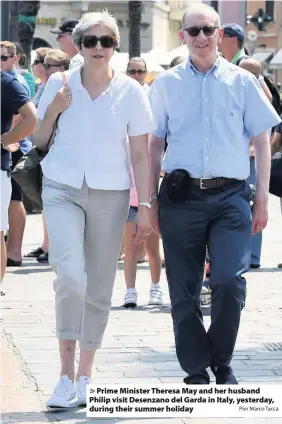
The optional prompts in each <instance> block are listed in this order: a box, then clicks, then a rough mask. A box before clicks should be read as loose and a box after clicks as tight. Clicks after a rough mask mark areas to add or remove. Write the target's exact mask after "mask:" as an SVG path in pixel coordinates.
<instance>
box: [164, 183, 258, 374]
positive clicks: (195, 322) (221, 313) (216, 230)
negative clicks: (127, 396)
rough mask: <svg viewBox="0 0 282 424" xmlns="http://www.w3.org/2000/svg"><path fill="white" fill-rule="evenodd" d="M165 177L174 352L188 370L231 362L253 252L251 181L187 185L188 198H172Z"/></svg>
mask: <svg viewBox="0 0 282 424" xmlns="http://www.w3.org/2000/svg"><path fill="white" fill-rule="evenodd" d="M166 184H167V178H166V176H165V177H164V179H163V182H162V185H161V189H160V196H159V217H160V229H161V234H162V239H163V245H164V253H165V262H166V273H167V279H168V285H169V292H170V298H171V307H172V318H173V326H174V335H175V343H176V353H177V357H178V360H179V363H180V365H181V367H182V369H183V370H184V371H185V372H187V373H188V374H189V375H194V374H198V373H200V372H202V371H203V370H204V369H205V368H207V367H209V366H210V365H213V366H214V367H219V366H226V365H229V364H230V362H231V359H232V354H233V350H234V347H235V343H236V338H237V333H238V328H239V323H240V316H241V308H242V304H243V301H244V299H245V291H246V280H245V279H244V278H243V277H242V274H243V273H244V272H246V271H248V269H249V264H250V255H251V226H252V218H251V210H250V196H251V190H250V187H249V185H248V184H247V183H246V182H244V181H236V182H234V183H232V184H230V185H228V186H227V185H226V186H224V187H222V188H219V189H209V190H201V189H200V188H199V187H197V186H195V185H193V184H191V185H190V187H189V189H188V199H187V200H185V201H181V202H179V203H174V202H172V201H171V200H170V199H169V197H168V195H167V192H166ZM206 245H207V246H208V251H209V254H210V258H211V264H212V268H211V276H210V282H209V285H210V288H211V289H212V300H211V325H210V328H209V330H208V332H206V330H205V327H204V324H203V319H202V313H201V308H200V292H201V288H202V281H203V270H204V263H205V257H206Z"/></svg>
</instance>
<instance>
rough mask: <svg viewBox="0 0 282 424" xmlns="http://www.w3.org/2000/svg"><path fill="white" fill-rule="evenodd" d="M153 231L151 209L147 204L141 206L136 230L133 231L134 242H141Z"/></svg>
mask: <svg viewBox="0 0 282 424" xmlns="http://www.w3.org/2000/svg"><path fill="white" fill-rule="evenodd" d="M151 232H152V225H151V216H150V211H149V209H148V208H146V206H139V208H138V212H137V217H136V230H135V232H134V233H133V237H134V244H140V243H142V242H143V241H144V240H145V237H148V236H149V235H150V234H151Z"/></svg>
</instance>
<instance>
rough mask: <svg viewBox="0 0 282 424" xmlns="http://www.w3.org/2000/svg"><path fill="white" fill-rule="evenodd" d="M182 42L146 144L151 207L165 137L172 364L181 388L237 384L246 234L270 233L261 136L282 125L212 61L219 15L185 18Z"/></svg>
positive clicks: (239, 75) (161, 81) (229, 69)
mask: <svg viewBox="0 0 282 424" xmlns="http://www.w3.org/2000/svg"><path fill="white" fill-rule="evenodd" d="M180 37H181V39H182V40H183V42H184V43H186V45H187V47H188V50H189V53H190V56H189V57H188V60H187V62H185V63H182V64H180V65H178V66H176V67H174V68H171V69H170V70H168V71H166V72H165V73H163V74H161V75H160V76H159V77H158V78H157V79H156V81H155V82H154V84H153V85H152V87H151V90H150V92H149V97H150V101H151V105H152V110H153V115H154V119H155V125H156V129H155V131H154V132H153V134H152V136H151V140H150V156H151V164H152V170H151V177H152V192H151V195H152V199H156V197H157V192H158V180H159V173H160V162H161V159H162V154H163V149H164V145H165V140H164V138H165V136H166V134H168V136H167V141H168V149H167V151H166V155H165V159H164V162H163V166H162V170H163V171H165V176H164V179H163V183H162V185H161V189H160V194H159V198H158V200H152V219H153V227H154V229H155V231H158V222H159V224H160V230H161V234H162V238H163V244H164V252H165V261H166V272H167V279H168V283H169V291H170V297H171V306H172V318H173V324H174V334H175V342H176V352H177V357H178V360H179V363H180V365H181V367H182V369H183V370H184V371H186V372H187V374H188V376H187V377H186V378H185V379H184V382H185V383H187V384H209V381H210V380H209V374H208V372H207V370H206V369H207V368H208V367H211V369H212V371H213V373H214V374H215V377H216V383H217V384H237V380H236V377H235V376H234V374H233V372H232V369H231V367H230V362H231V359H232V354H233V350H234V347H235V342H236V338H237V332H238V328H239V323H240V315H241V308H242V304H243V301H244V298H245V289H246V281H245V279H244V278H243V277H242V274H243V273H244V272H246V271H247V270H248V268H249V263H250V240H251V237H250V235H251V231H252V229H253V232H254V233H256V232H257V231H261V230H262V229H263V228H264V227H265V226H266V224H267V204H268V187H269V171H270V145H269V137H268V135H267V132H266V130H267V129H268V128H271V127H272V126H274V125H275V124H276V123H279V122H280V118H279V116H278V115H277V114H276V112H275V110H274V109H273V107H272V106H271V104H270V103H269V102H268V100H267V99H266V97H265V96H264V94H263V93H262V91H261V89H260V87H259V84H258V82H257V80H256V78H255V77H254V76H253V75H251V74H250V73H249V72H247V71H245V70H243V69H241V68H239V67H237V66H235V65H233V64H230V63H228V62H227V61H226V60H225V59H223V58H221V57H219V55H218V53H217V49H218V45H219V44H220V42H221V40H222V37H223V28H222V27H221V26H220V18H219V15H218V14H217V13H216V12H215V10H214V9H213V8H211V7H210V6H207V5H204V4H197V5H196V4H195V5H192V6H191V7H190V8H189V10H188V12H186V13H185V15H184V16H183V22H182V30H181V31H180ZM251 137H252V141H253V145H254V149H255V152H256V158H257V195H256V203H255V206H254V211H253V226H252V217H251V210H250V195H251V190H250V187H249V185H248V184H247V183H246V182H245V180H246V178H247V177H248V175H249V170H250V163H249V144H250V138H251ZM206 247H208V250H209V254H210V258H211V262H212V269H211V275H210V287H211V289H212V300H211V303H212V305H211V325H210V328H209V330H208V332H206V330H205V327H204V324H203V320H202V313H201V309H200V292H201V287H202V278H203V270H204V262H205V256H206Z"/></svg>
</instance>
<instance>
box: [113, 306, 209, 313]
mask: <svg viewBox="0 0 282 424" xmlns="http://www.w3.org/2000/svg"><path fill="white" fill-rule="evenodd" d="M111 311H129V313H130V312H134V311H138V312H149V313H151V314H161V313H164V314H170V313H171V306H170V303H166V304H163V305H160V306H150V305H141V306H140V305H139V306H136V308H124V306H123V305H121V306H112V308H111ZM202 313H203V316H209V315H210V313H211V307H210V305H207V306H202Z"/></svg>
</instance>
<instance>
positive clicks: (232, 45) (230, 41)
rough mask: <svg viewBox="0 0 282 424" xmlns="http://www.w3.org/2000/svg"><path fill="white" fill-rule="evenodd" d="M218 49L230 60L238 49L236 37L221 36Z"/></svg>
mask: <svg viewBox="0 0 282 424" xmlns="http://www.w3.org/2000/svg"><path fill="white" fill-rule="evenodd" d="M218 49H219V51H220V53H222V54H223V56H224V57H226V59H228V60H231V59H232V58H233V56H234V55H235V54H236V51H237V50H238V41H237V37H230V36H223V38H222V41H221V43H220V45H219V48H218Z"/></svg>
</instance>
